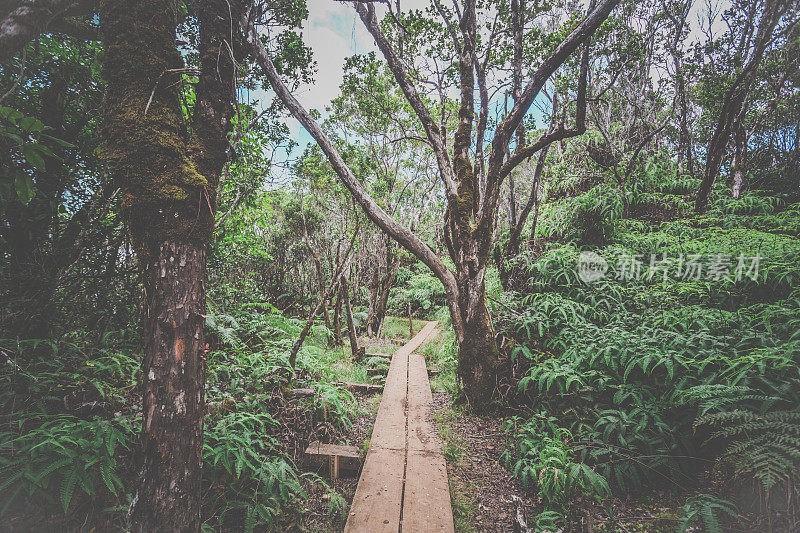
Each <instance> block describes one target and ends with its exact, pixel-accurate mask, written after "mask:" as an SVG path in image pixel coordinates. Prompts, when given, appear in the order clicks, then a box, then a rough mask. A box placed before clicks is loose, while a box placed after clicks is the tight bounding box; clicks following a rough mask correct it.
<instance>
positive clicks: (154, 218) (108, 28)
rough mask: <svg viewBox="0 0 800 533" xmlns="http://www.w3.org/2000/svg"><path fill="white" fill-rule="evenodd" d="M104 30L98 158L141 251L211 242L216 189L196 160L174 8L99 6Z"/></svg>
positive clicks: (150, 3) (151, 2) (148, 0)
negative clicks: (182, 95)
mask: <svg viewBox="0 0 800 533" xmlns="http://www.w3.org/2000/svg"><path fill="white" fill-rule="evenodd" d="M101 17H102V25H103V28H104V29H105V49H106V58H105V66H104V75H105V77H106V79H107V80H108V91H107V95H106V98H105V101H104V122H103V135H104V139H105V143H104V145H103V147H102V148H101V149H100V156H101V158H102V159H104V160H105V161H106V163H107V164H108V167H109V169H110V171H111V173H112V175H113V176H114V179H115V180H116V181H117V183H119V185H120V186H121V187H122V189H123V199H122V208H123V212H124V213H125V214H126V216H127V218H128V219H129V222H130V225H131V230H132V233H133V237H134V239H135V240H136V242H137V244H138V245H139V247H140V249H141V250H143V251H144V250H146V249H147V248H149V247H150V246H152V245H153V244H154V243H157V242H162V241H164V240H168V239H196V240H200V241H203V242H206V241H207V240H208V239H209V238H210V235H211V230H212V227H213V214H212V212H211V209H209V206H210V205H213V202H211V201H208V200H207V199H206V201H204V196H205V195H206V192H205V191H207V190H209V189H213V188H214V187H215V185H216V184H215V183H210V182H209V180H208V179H207V178H206V177H205V176H204V175H203V173H201V172H200V170H199V169H198V167H197V165H196V164H195V163H194V162H193V160H192V158H191V157H190V156H191V154H192V152H193V148H194V141H193V139H192V138H191V136H190V135H189V134H188V132H187V129H186V125H185V121H184V117H183V115H182V110H181V106H180V101H179V98H178V96H179V95H178V91H179V87H180V81H181V80H180V73H177V72H172V70H173V69H177V68H180V67H182V61H181V57H180V55H179V53H178V50H177V47H176V44H175V14H174V12H173V10H172V7H171V6H170V3H168V2H166V3H165V2H158V1H155V0H145V1H137V2H121V1H106V2H102V3H101Z"/></svg>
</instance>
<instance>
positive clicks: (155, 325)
mask: <svg viewBox="0 0 800 533" xmlns="http://www.w3.org/2000/svg"><path fill="white" fill-rule="evenodd" d="M175 9H176V7H175V5H174V4H172V3H170V2H161V1H157V0H135V1H121V0H105V1H103V2H101V3H100V10H101V24H102V27H103V31H104V36H105V39H104V40H105V51H106V55H105V65H104V74H105V77H106V79H107V81H108V92H107V95H106V98H105V102H104V115H105V116H104V123H103V133H104V140H105V145H104V147H103V149H102V152H101V155H102V157H103V158H104V159H105V160H106V162H107V164H108V165H109V168H110V170H111V172H112V174H113V176H114V179H115V180H117V181H118V183H119V185H120V186H121V188H122V191H123V198H122V209H123V213H124V214H125V215H126V218H127V220H128V223H129V225H130V228H131V234H132V236H133V239H134V242H135V244H136V249H137V255H138V257H139V263H140V266H141V269H142V272H143V275H142V281H143V285H144V292H145V298H144V302H143V303H144V305H143V317H142V324H143V341H142V347H143V352H144V354H143V355H144V361H143V365H142V370H143V377H144V378H143V381H144V383H143V417H142V418H143V419H142V433H141V442H140V454H139V456H138V459H139V462H140V474H139V486H138V488H137V490H136V492H135V495H134V498H133V501H132V502H131V508H130V516H131V520H132V525H133V531H136V532H145V531H147V532H149V531H198V530H199V528H200V509H201V495H202V490H201V480H202V439H203V413H204V398H203V389H204V384H205V362H204V361H205V360H204V347H205V342H204V336H203V325H204V319H203V316H204V314H205V305H206V302H205V281H206V248H207V244H208V242H209V240H210V237H211V235H212V232H213V222H214V213H215V208H216V189H217V184H218V182H219V176H220V173H221V171H222V167H223V165H224V163H225V161H226V158H227V147H228V142H227V135H228V133H229V131H230V128H231V121H230V119H231V114H232V102H233V98H234V81H235V80H234V74H235V73H234V63H233V60H232V58H231V55H230V52H229V50H231V49H234V50H235V49H236V46H235V43H230V42H225V41H226V40H229V39H230V36H231V34H232V33H233V35H234V36H235V35H236V31H238V30H236V28H237V27H238V24H236V23H237V21H238V20H239V19H238V12H237V10H238V9H239V8H238V4H237V3H235V2H230V3H229V2H226V1H225V2H223V1H216V0H215V1H210V2H204V3H202V4H201V6H200V9H199V13H198V18H199V21H200V38H199V52H200V62H201V65H200V75H199V80H198V83H197V85H196V98H195V108H194V114H193V117H192V129H191V133H190V132H189V131H188V130H187V128H186V125H185V120H184V117H183V115H182V109H181V105H180V101H179V98H178V91H179V88H180V75H181V74H180V72H181V69H182V67H183V65H182V60H181V56H180V54H179V53H178V50H177V45H176V32H175V28H176V21H177V18H178V14H177V12H176V11H175ZM231 16H233V19H231ZM232 23H233V26H232ZM231 28H234V32H232V31H231Z"/></svg>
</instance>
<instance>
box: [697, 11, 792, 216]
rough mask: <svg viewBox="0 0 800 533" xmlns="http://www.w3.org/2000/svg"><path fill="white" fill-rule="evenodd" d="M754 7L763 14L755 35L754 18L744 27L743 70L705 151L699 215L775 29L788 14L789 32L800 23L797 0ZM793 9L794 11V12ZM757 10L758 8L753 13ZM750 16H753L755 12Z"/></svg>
mask: <svg viewBox="0 0 800 533" xmlns="http://www.w3.org/2000/svg"><path fill="white" fill-rule="evenodd" d="M754 5H755V6H756V8H758V7H760V12H761V14H760V18H759V20H758V26H757V28H756V29H755V35H754V36H753V35H752V32H753V29H754V28H753V23H754V18H750V19H749V20H750V22H749V24H746V25H745V29H744V30H743V31H742V32H741V35H740V38H739V43H740V44H739V45H738V46H737V50H736V56H735V57H736V59H738V60H740V61H741V62H742V67H741V69H740V70H739V71H738V72H735V73H734V75H733V78H732V79H731V80H730V82H729V84H728V86H727V89H726V90H725V93H724V95H723V97H722V106H721V108H720V112H719V116H718V117H717V121H716V125H715V126H714V133H713V135H712V137H711V141H710V142H709V144H708V148H707V149H706V165H705V169H704V171H703V180H702V182H701V183H700V189H699V190H698V191H697V197H696V198H695V204H694V209H695V211H696V212H698V213H702V212H704V211H705V210H706V207H707V206H708V197H709V194H710V193H711V187H712V186H713V185H714V182H715V181H716V179H717V176H718V175H719V171H720V167H721V166H722V161H723V159H724V158H725V154H726V151H727V146H728V142H729V140H730V136H731V132H732V131H733V128H734V123H735V122H736V117H738V116H740V114H741V113H742V110H743V106H744V105H745V102H746V100H747V97H748V95H749V94H750V91H751V90H752V87H753V83H754V78H755V76H756V75H757V74H758V68H759V65H760V64H761V60H762V58H763V57H764V52H765V51H766V50H767V48H768V47H769V46H770V45H771V44H773V40H772V36H773V32H774V31H775V28H776V26H778V23H779V22H780V21H781V19H783V18H784V16H785V15H786V14H787V13H789V14H790V16H789V17H787V18H788V19H789V20H788V21H787V25H788V29H791V27H792V26H793V25H795V24H796V23H797V22H798V20H800V17H798V15H797V13H796V11H797V1H796V0H764V2H763V4H762V5H758V4H754ZM793 7H794V8H795V9H792V8H793ZM756 10H758V9H754V10H753V11H756ZM751 14H752V15H754V13H751Z"/></svg>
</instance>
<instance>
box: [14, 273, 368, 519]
mask: <svg viewBox="0 0 800 533" xmlns="http://www.w3.org/2000/svg"><path fill="white" fill-rule="evenodd" d="M239 297H241V294H235V291H232V290H230V289H227V290H217V291H215V293H214V295H213V298H212V299H211V302H210V311H211V312H210V314H209V315H208V317H207V320H206V325H207V332H208V334H209V338H208V342H209V344H210V347H209V351H208V353H207V356H206V357H207V386H206V406H207V407H206V410H207V416H206V418H205V435H204V447H203V464H204V471H203V476H204V482H203V487H204V494H203V502H204V505H203V528H204V529H207V530H209V531H212V530H213V531H219V530H231V531H241V530H245V531H250V530H252V529H253V528H255V527H257V526H262V527H263V526H267V525H269V526H270V527H273V528H274V527H278V528H279V527H280V526H279V525H278V524H280V523H281V520H285V519H286V517H287V516H291V515H292V509H293V506H295V505H296V503H297V501H298V499H299V498H301V497H303V496H304V494H305V493H304V488H303V487H304V482H303V479H302V478H303V477H306V478H309V476H310V478H309V479H308V480H307V482H314V483H323V484H324V482H323V481H322V480H321V479H319V478H317V477H316V476H315V475H314V474H309V473H306V474H303V473H301V471H300V469H299V468H298V465H297V464H296V462H295V461H296V459H297V458H298V457H300V454H301V453H302V450H303V449H304V445H305V444H307V443H308V441H309V440H312V439H317V438H319V439H331V440H335V439H336V438H337V436H338V435H340V434H341V431H342V430H343V429H345V428H346V427H347V425H348V424H349V423H350V421H351V419H352V417H353V415H354V412H355V411H354V400H353V396H352V394H350V393H349V392H347V391H346V390H344V389H342V388H340V387H337V386H334V385H332V383H333V382H334V381H336V380H341V379H348V378H352V377H353V376H358V375H360V374H363V373H364V370H363V368H359V367H358V366H357V365H354V364H353V363H352V362H351V361H349V353H347V352H346V351H345V350H343V349H335V350H334V349H328V348H327V342H328V338H329V332H328V331H327V330H326V329H325V328H324V327H319V326H315V329H314V332H313V335H312V337H311V338H310V339H309V342H308V344H307V346H306V347H305V348H304V349H303V351H301V354H300V358H299V360H298V361H299V364H298V371H297V374H296V375H295V376H292V373H291V371H290V369H289V367H288V349H287V348H288V347H289V346H290V345H291V343H292V341H293V340H294V338H296V336H297V334H298V332H299V330H300V328H301V327H302V321H301V320H299V319H295V318H288V317H285V316H284V315H283V314H282V313H280V312H279V311H277V310H276V309H275V308H273V307H272V306H270V305H268V304H261V303H246V304H237V303H236V302H237V301H239ZM223 310H224V311H223ZM137 343H138V338H137V335H136V334H134V333H132V332H131V331H130V330H125V331H119V332H108V333H105V334H103V335H102V336H100V337H98V336H97V335H95V334H94V333H93V332H91V331H79V332H73V333H70V334H66V335H63V336H62V337H61V338H58V339H54V340H46V341H36V340H28V341H23V342H14V341H8V340H5V341H2V344H0V350H2V356H3V358H4V361H3V364H2V365H1V366H0V412H2V418H1V419H0V479H2V485H0V494H1V495H2V497H0V501H2V509H0V514H1V515H2V519H3V523H4V524H6V526H8V527H10V528H11V529H14V530H31V529H33V530H36V529H38V528H41V527H43V524H46V523H49V524H59V527H60V528H62V529H64V530H72V529H78V528H79V527H80V524H81V523H84V522H88V523H92V524H96V527H98V528H99V529H102V530H122V529H125V528H126V527H127V526H126V524H127V516H126V514H127V509H128V505H129V503H130V500H131V498H132V492H133V490H134V489H135V486H136V475H137V466H136V454H135V450H136V448H137V444H136V441H137V435H138V432H139V426H140V424H141V406H140V399H139V396H138V381H139V379H140V368H139V367H140V359H139V356H138V354H137V351H136V350H137ZM321 356H324V357H321ZM301 386H302V387H312V388H314V389H315V390H316V394H315V395H313V396H310V397H303V398H294V397H293V396H292V395H290V394H288V393H287V391H288V389H290V388H291V387H301ZM306 484H307V483H306ZM335 501H338V500H335Z"/></svg>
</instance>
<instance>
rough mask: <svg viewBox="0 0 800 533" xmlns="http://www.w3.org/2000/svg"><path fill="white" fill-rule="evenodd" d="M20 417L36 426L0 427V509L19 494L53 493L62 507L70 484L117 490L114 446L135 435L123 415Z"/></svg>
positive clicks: (88, 491)
mask: <svg viewBox="0 0 800 533" xmlns="http://www.w3.org/2000/svg"><path fill="white" fill-rule="evenodd" d="M25 422H26V425H30V426H36V425H37V424H38V427H35V428H34V429H32V430H30V431H25V432H23V433H21V434H18V433H16V432H14V431H13V430H8V431H3V432H1V433H0V477H2V479H3V481H2V483H0V493H3V494H4V495H5V497H4V500H5V502H4V504H3V507H2V509H0V513H5V511H6V510H8V509H9V507H11V506H12V505H13V504H14V503H15V502H16V501H17V497H18V496H20V495H21V494H27V495H28V496H30V495H33V494H37V495H39V494H41V495H44V496H45V497H46V498H52V497H53V496H55V495H58V500H59V502H60V504H61V507H62V509H63V511H64V513H66V512H67V510H68V509H69V507H70V503H71V502H72V500H73V497H74V496H75V491H76V490H78V491H82V492H83V493H84V494H85V495H86V496H88V497H90V498H93V497H97V496H99V493H100V492H101V491H107V493H108V494H111V495H113V496H115V497H116V496H120V495H121V489H122V488H123V483H122V480H121V479H120V475H121V470H122V465H120V464H119V462H118V460H117V457H118V454H119V448H125V449H128V448H130V447H131V444H132V443H133V442H134V441H135V431H134V429H133V427H131V425H130V423H129V421H127V420H124V419H122V420H101V419H99V418H94V419H93V420H81V419H79V418H76V417H72V416H68V415H57V416H52V417H39V418H29V419H27V420H25ZM20 425H21V424H20Z"/></svg>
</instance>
